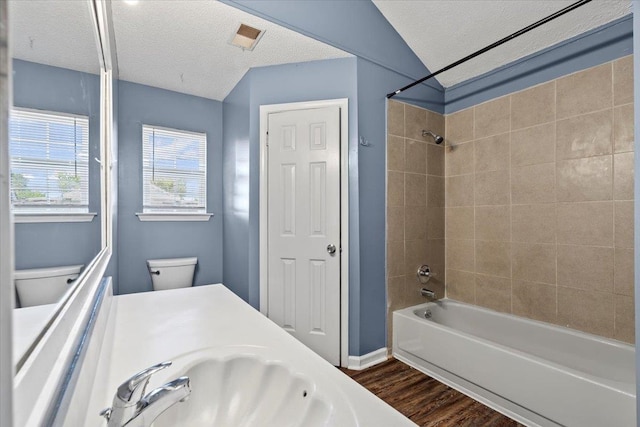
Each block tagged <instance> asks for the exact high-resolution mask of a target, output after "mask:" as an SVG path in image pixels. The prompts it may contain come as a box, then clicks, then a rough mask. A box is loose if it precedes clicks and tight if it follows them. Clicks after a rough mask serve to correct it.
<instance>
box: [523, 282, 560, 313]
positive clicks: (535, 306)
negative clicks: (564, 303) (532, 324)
mask: <svg viewBox="0 0 640 427" xmlns="http://www.w3.org/2000/svg"><path fill="white" fill-rule="evenodd" d="M512 286H513V297H512V300H513V301H512V307H513V314H515V315H517V316H524V317H528V318H530V319H535V320H540V321H542V322H549V323H555V322H556V287H555V286H554V285H544V284H541V283H531V282H525V281H522V280H513V285H512Z"/></svg>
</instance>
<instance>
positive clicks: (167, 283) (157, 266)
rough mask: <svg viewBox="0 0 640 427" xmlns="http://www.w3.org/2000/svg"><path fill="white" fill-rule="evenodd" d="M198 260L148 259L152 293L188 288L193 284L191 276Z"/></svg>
mask: <svg viewBox="0 0 640 427" xmlns="http://www.w3.org/2000/svg"><path fill="white" fill-rule="evenodd" d="M197 263H198V258H196V257H190V258H167V259H150V260H148V261H147V266H148V267H149V274H151V281H152V282H153V290H154V291H162V290H166V289H177V288H188V287H190V286H191V285H192V284H193V274H194V272H195V269H196V264H197Z"/></svg>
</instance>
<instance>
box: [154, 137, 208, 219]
mask: <svg viewBox="0 0 640 427" xmlns="http://www.w3.org/2000/svg"><path fill="white" fill-rule="evenodd" d="M142 163H143V165H142V179H143V212H193V213H195V212H206V208H207V135H206V134H204V133H195V132H186V131H180V130H175V129H165V128H159V127H154V126H148V125H143V126H142Z"/></svg>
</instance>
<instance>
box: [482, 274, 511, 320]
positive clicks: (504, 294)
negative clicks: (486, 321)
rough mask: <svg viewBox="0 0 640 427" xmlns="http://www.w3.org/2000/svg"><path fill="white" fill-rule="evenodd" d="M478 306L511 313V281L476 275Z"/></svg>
mask: <svg viewBox="0 0 640 427" xmlns="http://www.w3.org/2000/svg"><path fill="white" fill-rule="evenodd" d="M476 304H478V305H480V306H482V307H486V308H489V309H491V310H496V311H501V312H504V313H511V279H505V278H504V277H495V276H487V275H484V274H476Z"/></svg>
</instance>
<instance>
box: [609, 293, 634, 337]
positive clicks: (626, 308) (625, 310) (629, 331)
mask: <svg viewBox="0 0 640 427" xmlns="http://www.w3.org/2000/svg"><path fill="white" fill-rule="evenodd" d="M615 310H616V317H615V335H614V336H613V337H614V338H615V339H617V340H620V341H625V342H628V343H631V344H633V343H635V338H636V337H635V321H636V317H635V304H634V300H633V298H632V297H628V296H624V295H616V296H615Z"/></svg>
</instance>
